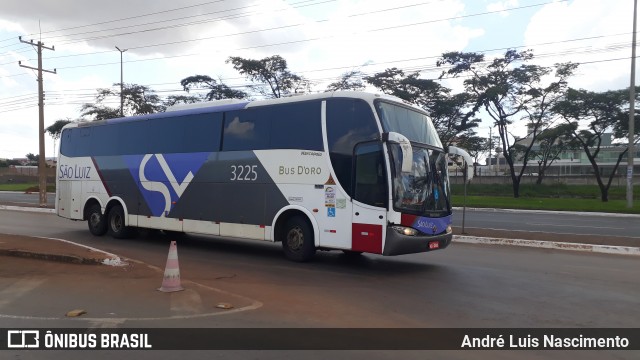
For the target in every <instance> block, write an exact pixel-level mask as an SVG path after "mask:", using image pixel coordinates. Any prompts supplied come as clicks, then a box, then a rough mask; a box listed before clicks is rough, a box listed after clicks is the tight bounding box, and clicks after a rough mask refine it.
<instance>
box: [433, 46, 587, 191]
mask: <svg viewBox="0 0 640 360" xmlns="http://www.w3.org/2000/svg"><path fill="white" fill-rule="evenodd" d="M531 59H533V53H532V51H531V50H525V51H520V52H518V51H516V50H512V49H511V50H507V51H506V52H505V53H504V55H503V56H501V57H496V58H494V59H492V60H491V61H485V58H484V55H482V54H478V53H461V52H450V53H445V54H443V55H442V57H441V58H440V59H439V60H438V61H437V65H438V66H448V69H447V70H444V71H443V72H442V75H441V78H442V77H444V76H452V77H457V76H468V78H467V79H465V80H464V86H465V89H466V92H467V93H468V94H471V95H472V99H474V100H475V104H474V106H473V109H474V111H476V110H479V109H481V108H483V109H484V110H485V111H486V113H487V114H488V115H489V116H490V117H491V118H492V119H493V121H494V123H495V125H496V126H497V127H498V133H499V136H500V142H501V144H502V147H501V148H502V154H503V156H504V158H505V159H506V161H507V164H508V165H509V172H510V175H511V180H512V188H513V196H514V197H516V198H517V197H518V196H520V194H519V192H520V180H521V178H522V176H523V173H524V169H525V168H526V165H527V162H528V161H529V160H530V159H531V155H532V154H531V149H532V148H533V144H534V143H535V142H536V140H537V136H538V135H539V133H540V131H541V130H542V129H543V128H544V127H545V126H547V125H548V123H549V121H550V119H551V117H552V113H551V111H550V109H551V106H552V105H553V103H554V102H555V101H557V99H558V98H559V97H560V96H561V95H562V91H563V90H564V89H565V88H566V84H567V77H569V76H571V75H572V74H573V71H574V70H575V68H576V67H577V65H575V64H570V63H568V64H556V65H555V67H553V68H552V67H544V66H538V65H532V64H527V63H526V62H527V61H529V60H531ZM520 63H522V64H520ZM518 64H520V65H518ZM554 68H555V70H556V71H555V77H556V78H555V80H554V81H552V82H551V83H549V84H547V85H542V79H543V78H544V77H545V76H546V75H548V74H550V73H551V72H552V71H553V69H554ZM523 119H524V120H526V121H527V122H528V124H529V125H530V131H529V133H528V134H527V137H526V143H525V142H523V140H524V138H517V137H515V136H514V135H513V131H512V130H513V129H512V128H513V126H512V125H513V124H515V123H516V122H518V121H522V120H523ZM515 161H519V162H522V164H523V166H522V167H521V170H520V171H519V173H516V169H515V166H514V162H515Z"/></svg>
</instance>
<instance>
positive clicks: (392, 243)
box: [382, 226, 453, 255]
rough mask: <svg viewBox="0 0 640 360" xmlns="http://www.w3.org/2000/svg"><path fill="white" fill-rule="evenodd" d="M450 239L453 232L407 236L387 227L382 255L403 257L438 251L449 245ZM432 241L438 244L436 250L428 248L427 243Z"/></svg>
mask: <svg viewBox="0 0 640 360" xmlns="http://www.w3.org/2000/svg"><path fill="white" fill-rule="evenodd" d="M452 238H453V232H448V233H442V234H439V235H432V236H429V235H417V236H407V235H402V234H400V233H398V232H397V231H395V230H393V229H392V228H391V227H390V226H389V227H387V238H386V240H385V244H384V250H383V251H382V255H403V254H413V253H420V252H427V251H432V250H440V249H444V248H446V247H447V246H449V244H451V239H452ZM433 241H437V242H438V247H437V248H436V249H433V248H430V247H429V243H431V242H433Z"/></svg>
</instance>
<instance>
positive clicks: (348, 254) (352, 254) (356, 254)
mask: <svg viewBox="0 0 640 360" xmlns="http://www.w3.org/2000/svg"><path fill="white" fill-rule="evenodd" d="M342 254H343V255H344V256H345V257H347V258H359V257H361V256H362V251H354V250H342Z"/></svg>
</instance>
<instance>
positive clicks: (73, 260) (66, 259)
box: [0, 249, 102, 265]
mask: <svg viewBox="0 0 640 360" xmlns="http://www.w3.org/2000/svg"><path fill="white" fill-rule="evenodd" d="M0 255H5V256H14V257H21V258H28V259H37V260H48V261H57V262H63V263H69V264H82V265H101V264H102V261H100V260H98V259H89V258H83V257H79V256H73V255H56V254H43V253H37V252H32V251H24V250H13V249H0Z"/></svg>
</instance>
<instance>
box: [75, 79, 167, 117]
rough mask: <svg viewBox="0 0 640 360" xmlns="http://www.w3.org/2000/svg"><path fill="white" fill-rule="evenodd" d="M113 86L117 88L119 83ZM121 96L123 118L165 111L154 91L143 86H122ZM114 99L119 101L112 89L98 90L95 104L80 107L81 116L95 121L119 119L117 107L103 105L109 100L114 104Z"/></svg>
mask: <svg viewBox="0 0 640 360" xmlns="http://www.w3.org/2000/svg"><path fill="white" fill-rule="evenodd" d="M113 85H114V86H117V87H118V88H119V86H120V83H116V84H113ZM122 96H124V114H125V116H132V115H143V114H153V113H157V112H163V111H165V109H166V106H165V105H164V104H163V103H162V100H161V99H160V97H159V96H158V95H157V94H156V93H155V91H153V90H152V89H151V88H149V87H147V86H144V85H137V84H124V87H123V90H122ZM116 99H117V100H119V99H120V92H118V91H115V90H112V89H104V88H101V89H98V94H97V95H96V98H95V102H94V103H85V104H83V105H82V107H81V111H82V116H90V117H93V118H94V119H95V120H104V119H112V118H117V117H120V108H119V107H117V108H112V107H109V106H107V105H105V104H104V103H105V102H108V101H109V100H114V101H113V102H115V100H116ZM118 103H119V101H118Z"/></svg>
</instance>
